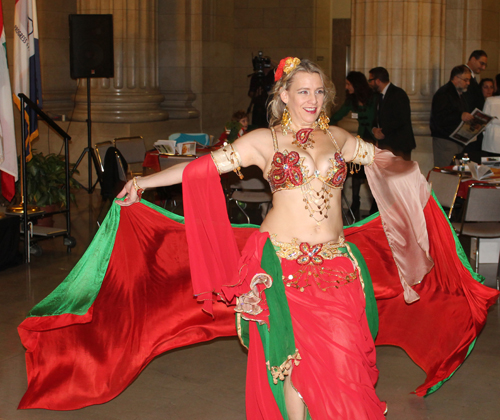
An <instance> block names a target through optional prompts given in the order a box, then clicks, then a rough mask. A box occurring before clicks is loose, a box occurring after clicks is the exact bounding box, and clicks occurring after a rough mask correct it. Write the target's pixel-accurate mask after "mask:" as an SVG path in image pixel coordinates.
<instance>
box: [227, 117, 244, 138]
mask: <svg viewBox="0 0 500 420" xmlns="http://www.w3.org/2000/svg"><path fill="white" fill-rule="evenodd" d="M241 127H243V126H242V125H241V124H240V123H239V122H238V121H229V122H228V123H227V124H226V132H228V131H229V133H228V135H227V142H228V143H232V142H233V141H235V140H236V139H237V138H238V132H239V131H240V130H241Z"/></svg>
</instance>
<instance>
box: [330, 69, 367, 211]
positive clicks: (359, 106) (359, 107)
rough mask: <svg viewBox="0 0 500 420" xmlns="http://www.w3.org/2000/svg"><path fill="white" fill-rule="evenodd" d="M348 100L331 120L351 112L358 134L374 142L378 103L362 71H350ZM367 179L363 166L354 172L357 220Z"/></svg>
mask: <svg viewBox="0 0 500 420" xmlns="http://www.w3.org/2000/svg"><path fill="white" fill-rule="evenodd" d="M345 89H346V100H345V102H344V104H343V105H342V107H341V108H340V109H339V110H338V111H337V112H336V113H335V114H333V115H332V118H331V122H332V123H333V124H337V123H338V122H339V121H340V120H341V119H342V118H344V117H345V116H346V115H347V114H348V113H349V112H351V118H353V119H356V120H358V136H360V137H361V138H362V139H363V140H365V141H368V142H374V141H375V139H374V138H373V134H372V132H371V127H372V126H373V120H374V119H375V112H376V109H377V103H376V100H375V95H374V94H373V90H372V89H371V88H370V85H369V84H368V81H367V80H366V77H365V75H364V74H363V73H361V72H360V71H350V72H349V74H348V75H347V77H346V81H345ZM365 181H366V175H365V170H364V168H363V167H361V169H360V170H359V172H355V173H352V203H351V211H352V212H353V215H354V218H355V219H356V220H359V219H360V214H359V208H360V205H361V199H360V196H359V191H360V189H361V184H363V183H364V182H365ZM376 211H377V209H376V203H375V201H373V204H372V208H371V209H370V214H372V213H374V212H376Z"/></svg>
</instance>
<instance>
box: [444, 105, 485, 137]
mask: <svg viewBox="0 0 500 420" xmlns="http://www.w3.org/2000/svg"><path fill="white" fill-rule="evenodd" d="M472 116H473V117H474V119H472V120H470V121H462V122H461V123H460V125H459V126H458V127H457V128H456V129H455V131H454V132H453V133H451V135H450V138H452V139H453V140H456V141H459V142H460V143H462V144H464V145H467V144H469V143H471V142H473V141H475V140H476V139H477V136H478V135H479V134H481V133H482V132H483V131H484V130H485V128H486V126H487V125H488V124H489V123H490V121H491V120H492V119H493V118H495V117H492V116H491V115H488V114H485V113H484V112H483V111H481V110H479V109H477V108H476V109H474V111H472Z"/></svg>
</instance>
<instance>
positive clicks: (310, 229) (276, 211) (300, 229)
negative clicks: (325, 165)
mask: <svg viewBox="0 0 500 420" xmlns="http://www.w3.org/2000/svg"><path fill="white" fill-rule="evenodd" d="M312 182H313V183H320V182H321V181H319V180H313V181H312ZM319 185H320V184H319ZM313 186H314V184H313ZM341 193H342V190H341V189H331V190H330V194H332V197H331V198H330V209H328V213H327V216H328V217H327V218H325V219H324V220H321V222H319V223H318V222H317V221H316V220H314V218H313V217H311V216H310V213H309V211H308V210H307V208H306V207H305V205H304V202H303V194H302V190H301V189H300V188H295V189H291V190H283V191H278V192H276V193H274V195H273V207H272V209H271V210H270V211H269V213H268V214H267V216H266V218H265V220H264V222H263V223H262V225H261V227H260V231H261V232H268V233H269V234H275V235H276V239H277V240H278V241H281V242H290V241H291V240H292V239H294V238H297V239H298V240H299V241H301V242H307V243H309V244H311V245H315V244H319V243H325V242H329V241H338V240H339V238H340V237H342V236H343V225H342V209H341Z"/></svg>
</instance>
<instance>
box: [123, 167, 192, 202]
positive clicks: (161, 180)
mask: <svg viewBox="0 0 500 420" xmlns="http://www.w3.org/2000/svg"><path fill="white" fill-rule="evenodd" d="M188 163H189V162H184V163H179V164H177V165H174V166H171V167H170V168H167V169H165V170H163V171H161V172H157V173H154V174H152V175H148V176H145V177H137V178H135V181H136V184H137V186H138V187H139V189H142V190H146V189H149V188H156V187H167V186H169V185H175V184H179V183H181V182H182V173H183V172H184V168H185V167H186V166H187V165H188ZM116 197H117V198H122V197H125V200H123V201H117V203H118V204H119V205H120V206H130V205H132V204H134V203H137V202H139V201H140V196H139V195H138V194H137V190H136V188H135V185H134V180H133V179H131V180H130V181H128V182H127V183H126V184H125V186H124V187H123V189H122V190H121V191H120V193H119V194H118V195H117V196H116Z"/></svg>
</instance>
